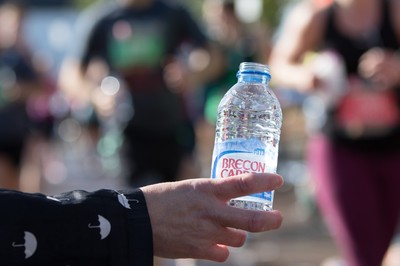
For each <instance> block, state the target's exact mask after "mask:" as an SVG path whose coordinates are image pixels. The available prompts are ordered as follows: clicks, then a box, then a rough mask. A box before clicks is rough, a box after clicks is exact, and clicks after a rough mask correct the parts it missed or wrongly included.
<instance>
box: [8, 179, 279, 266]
mask: <svg viewBox="0 0 400 266" xmlns="http://www.w3.org/2000/svg"><path fill="white" fill-rule="evenodd" d="M282 183H283V179H282V178H281V177H280V176H278V175H276V174H246V175H241V176H235V177H231V178H226V179H219V180H212V179H209V178H207V179H188V180H184V181H179V182H171V183H160V184H155V185H150V186H146V187H142V188H140V189H135V190H129V191H114V190H99V191H95V192H86V191H78V190H77V191H71V192H67V193H63V194H60V195H55V196H46V195H43V194H26V193H22V192H17V191H11V190H4V189H0V212H1V213H2V216H1V219H0V236H1V238H0V251H1V252H0V261H1V265H7V266H14V265H15V266H16V265H18V266H20V265H21V266H22V265H41V266H44V265H49V266H50V265H51V266H67V265H69V266H102V265H115V266H125V265H140V266H150V265H153V255H155V256H160V257H166V258H196V259H205V260H213V261H219V262H222V261H224V260H226V259H227V257H228V256H229V250H228V248H227V246H232V247H240V246H242V245H243V244H244V243H245V240H246V231H248V232H264V231H269V230H273V229H276V228H278V227H279V226H280V224H281V222H282V215H281V213H280V212H279V211H270V212H264V211H251V210H244V209H239V208H235V207H232V206H228V204H227V202H228V201H229V199H230V198H234V197H238V196H243V195H246V194H249V193H257V192H260V191H267V190H273V189H277V188H278V187H280V186H281V185H282Z"/></svg>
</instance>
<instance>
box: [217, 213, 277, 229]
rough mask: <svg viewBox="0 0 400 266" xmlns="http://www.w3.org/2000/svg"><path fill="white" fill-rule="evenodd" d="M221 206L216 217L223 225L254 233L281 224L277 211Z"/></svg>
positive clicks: (275, 227)
mask: <svg viewBox="0 0 400 266" xmlns="http://www.w3.org/2000/svg"><path fill="white" fill-rule="evenodd" d="M223 208H224V209H223V210H220V211H219V212H217V214H216V216H217V218H216V219H217V221H219V223H220V224H221V225H222V226H225V227H230V228H237V229H241V230H245V231H248V232H252V233H256V232H264V231H269V230H273V229H277V228H279V227H280V226H281V224H282V219H283V218H282V214H281V213H280V212H279V211H268V212H266V211H252V210H245V209H240V208H235V207H230V206H226V207H223Z"/></svg>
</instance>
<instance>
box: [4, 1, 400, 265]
mask: <svg viewBox="0 0 400 266" xmlns="http://www.w3.org/2000/svg"><path fill="white" fill-rule="evenodd" d="M28 2H29V1H27V2H24V1H1V5H0V187H2V188H9V189H15V190H21V191H27V192H44V193H47V192H50V193H53V192H55V193H58V192H62V191H60V190H64V189H68V190H69V189H87V190H91V189H96V188H99V186H104V185H105V184H106V185H107V184H110V186H115V187H118V188H124V187H133V186H135V187H137V186H142V185H146V184H150V183H156V182H165V181H175V180H180V179H184V178H193V177H209V172H210V166H211V155H212V154H211V152H212V148H213V144H214V143H213V142H214V130H215V118H216V114H217V106H218V103H219V101H220V100H221V98H222V96H223V95H224V93H225V92H226V91H227V90H228V89H229V88H230V87H231V86H232V85H233V84H234V83H235V82H236V71H237V69H238V66H239V64H240V63H241V62H245V61H254V62H260V63H265V64H268V65H270V67H271V73H272V83H271V87H272V88H273V90H274V92H275V93H276V95H277V97H278V99H279V100H280V102H281V105H282V108H283V112H284V122H283V128H282V135H281V142H280V157H279V167H278V172H279V173H280V174H282V175H283V176H284V177H285V180H286V182H287V184H289V185H291V186H293V187H295V189H296V187H301V190H300V189H299V190H298V191H299V193H298V198H297V200H298V201H302V200H304V198H311V199H312V200H311V202H312V203H311V205H312V207H310V210H311V209H312V210H313V211H314V212H315V210H314V205H315V208H317V207H319V208H320V212H321V214H322V215H323V217H324V219H325V221H326V223H327V225H328V227H329V229H330V230H331V234H332V237H333V238H334V240H335V243H336V244H337V246H338V250H340V251H341V252H340V258H338V259H337V260H334V261H333V260H329V261H330V262H329V263H331V264H329V265H335V266H340V265H349V266H369V265H371V266H378V265H381V263H383V262H382V261H383V260H384V256H385V254H389V255H386V261H385V263H386V264H385V265H386V266H394V265H400V254H398V253H396V252H395V250H396V248H397V245H396V244H398V243H396V241H395V240H396V230H398V228H397V227H398V225H399V222H398V219H397V217H398V216H399V213H400V206H399V204H400V199H399V198H398V197H399V195H400V193H398V191H397V188H398V187H399V185H400V183H399V182H400V179H399V178H398V177H399V174H398V173H399V170H400V169H399V166H400V145H397V143H400V141H399V140H400V133H399V132H400V111H399V110H400V96H399V95H400V93H399V92H400V78H399V77H400V75H399V73H400V55H399V47H400V46H399V44H400V20H399V19H398V18H397V17H396V16H395V15H393V14H396V10H398V11H399V12H400V5H399V4H398V3H397V2H396V1H391V0H384V1H383V0H382V1H380V0H368V1H367V0H365V1H363V0H337V1H334V0H304V1H295V0H292V1H287V4H286V5H285V8H284V9H282V10H281V11H282V12H281V13H280V16H281V23H280V24H279V25H278V26H277V27H273V26H272V23H271V24H269V23H268V22H267V21H266V20H263V19H261V15H262V14H261V10H263V9H262V5H263V4H265V1H262V0H261V1H256V0H247V1H239V0H235V1H234V0H201V1H200V2H201V4H200V10H197V13H196V12H193V10H191V9H190V8H187V6H184V5H182V6H181V5H180V4H178V3H175V2H178V1H159V0H113V1H112V0H109V1H97V2H96V1H95V2H94V3H93V5H90V6H89V7H88V8H85V9H84V10H77V9H74V8H72V7H68V6H64V7H62V8H60V7H59V8H55V7H52V8H48V7H47V8H38V7H32V6H30V5H29V4H28ZM382 3H383V4H382ZM355 176H356V177H358V178H353V177H355ZM350 180H352V181H351V182H350ZM396 182H397V183H396ZM366 183H368V184H366ZM383 183H384V184H383ZM361 184H363V185H361ZM382 184H383V185H382ZM304 188H305V189H304ZM363 189H364V190H363ZM376 191H378V192H376ZM307 204H309V203H307ZM311 212H312V211H311ZM375 217H378V218H379V219H373V218H375ZM367 221H368V223H367ZM361 225H363V226H361ZM367 232H368V233H367ZM367 244H370V245H367ZM390 246H392V248H390ZM392 249H393V250H394V251H393V252H391V253H387V252H386V251H387V250H392ZM367 255H368V256H367ZM369 256H370V257H369ZM392 261H393V262H392ZM326 265H328V264H326Z"/></svg>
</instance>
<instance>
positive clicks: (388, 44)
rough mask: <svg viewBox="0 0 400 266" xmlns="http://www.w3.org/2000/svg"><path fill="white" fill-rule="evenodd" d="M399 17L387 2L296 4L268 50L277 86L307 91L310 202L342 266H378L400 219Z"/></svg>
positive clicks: (395, 4)
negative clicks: (327, 230)
mask: <svg viewBox="0 0 400 266" xmlns="http://www.w3.org/2000/svg"><path fill="white" fill-rule="evenodd" d="M319 2H321V3H322V1H319ZM324 2H326V1H324ZM399 12H400V2H399V1H392V0H336V1H332V3H331V4H330V5H326V4H325V3H323V5H318V6H316V5H313V4H312V3H311V2H306V1H304V2H302V3H300V4H299V5H297V6H296V7H295V8H294V10H293V11H292V12H291V13H290V14H289V15H288V17H287V19H286V20H285V23H284V27H283V29H282V32H281V35H280V37H279V38H278V41H277V43H276V44H275V47H274V48H273V51H272V54H271V60H270V65H271V72H272V75H273V77H274V82H275V85H277V86H278V87H279V86H282V87H289V88H293V89H296V90H298V91H302V92H304V93H307V94H308V99H307V101H306V103H307V106H306V107H307V109H310V110H311V112H309V113H310V114H311V115H312V116H309V117H310V118H313V119H310V120H309V121H310V122H312V123H310V125H312V127H310V128H309V129H310V139H309V147H308V151H307V156H308V157H307V158H308V163H309V166H310V171H311V175H312V178H313V180H314V184H315V187H316V190H315V191H316V199H317V203H318V205H319V207H320V210H321V213H322V214H323V216H324V218H325V220H326V222H327V225H328V226H329V228H330V230H331V232H332V236H333V238H334V240H335V241H336V242H337V246H338V249H339V250H340V252H341V256H342V257H343V260H344V263H345V265H349V266H377V265H381V263H382V260H383V258H384V256H385V253H386V251H387V249H388V247H389V245H390V243H391V241H392V239H393V236H394V234H395V231H396V226H397V225H398V222H399V215H400V194H399V192H398V187H399V186H400V178H399V172H400V75H399V73H400V55H399V44H400V19H399V16H398V13H399ZM307 109H305V110H307ZM306 114H308V112H306Z"/></svg>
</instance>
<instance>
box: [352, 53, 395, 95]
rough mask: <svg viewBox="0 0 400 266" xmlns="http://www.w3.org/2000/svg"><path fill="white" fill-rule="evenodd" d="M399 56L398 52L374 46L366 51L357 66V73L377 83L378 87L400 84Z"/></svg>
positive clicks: (390, 86)
mask: <svg viewBox="0 0 400 266" xmlns="http://www.w3.org/2000/svg"><path fill="white" fill-rule="evenodd" d="M399 71H400V56H399V54H397V53H395V52H393V51H389V50H384V49H381V48H374V49H371V50H369V51H367V52H366V53H365V54H364V55H363V56H362V57H361V58H360V62H359V66H358V72H359V74H360V75H361V76H362V77H364V78H366V79H369V80H371V81H372V82H374V83H376V84H378V85H379V86H378V87H380V88H392V87H394V86H396V85H400V78H399Z"/></svg>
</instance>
